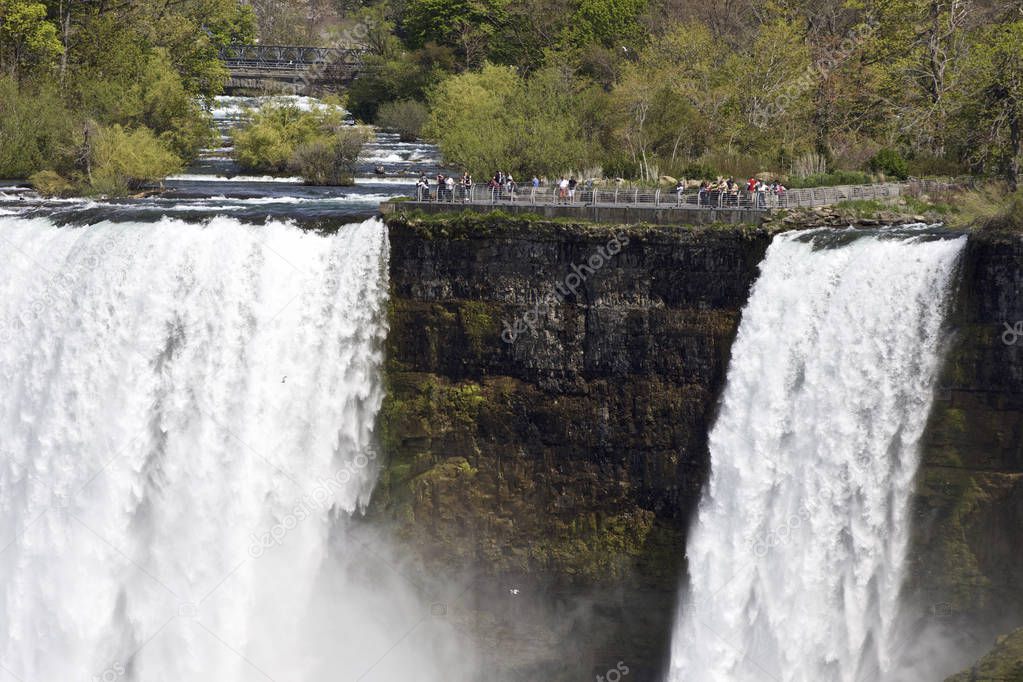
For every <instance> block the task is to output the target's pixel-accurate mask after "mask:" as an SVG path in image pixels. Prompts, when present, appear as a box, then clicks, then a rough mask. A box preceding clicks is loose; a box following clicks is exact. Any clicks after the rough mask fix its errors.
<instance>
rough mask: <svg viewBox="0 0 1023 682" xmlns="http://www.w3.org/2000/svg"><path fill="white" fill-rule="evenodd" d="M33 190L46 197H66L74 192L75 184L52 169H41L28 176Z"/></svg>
mask: <svg viewBox="0 0 1023 682" xmlns="http://www.w3.org/2000/svg"><path fill="white" fill-rule="evenodd" d="M29 182H30V183H31V184H32V187H33V188H34V189H35V191H37V192H39V193H40V194H42V195H43V196H46V197H66V196H70V195H72V194H73V193H74V192H75V186H74V185H73V184H71V182H69V181H68V180H67V178H65V177H64V176H62V175H61V174H60V173H58V172H57V171H54V170H41V171H38V172H36V173H33V174H32V175H31V176H30V177H29Z"/></svg>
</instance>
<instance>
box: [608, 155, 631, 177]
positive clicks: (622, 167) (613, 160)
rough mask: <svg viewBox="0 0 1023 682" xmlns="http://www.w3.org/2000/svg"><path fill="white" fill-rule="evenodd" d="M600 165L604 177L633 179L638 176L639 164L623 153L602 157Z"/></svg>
mask: <svg viewBox="0 0 1023 682" xmlns="http://www.w3.org/2000/svg"><path fill="white" fill-rule="evenodd" d="M601 167H602V169H603V171H604V177H605V178H624V179H626V180H634V179H636V178H638V177H639V164H638V163H636V162H635V161H633V160H632V159H631V158H629V157H628V156H626V155H625V154H616V155H614V156H610V157H608V158H606V159H604V163H602V164H601Z"/></svg>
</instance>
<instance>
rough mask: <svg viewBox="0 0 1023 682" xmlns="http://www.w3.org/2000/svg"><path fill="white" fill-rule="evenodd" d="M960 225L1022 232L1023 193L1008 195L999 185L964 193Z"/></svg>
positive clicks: (959, 214)
mask: <svg viewBox="0 0 1023 682" xmlns="http://www.w3.org/2000/svg"><path fill="white" fill-rule="evenodd" d="M957 204H958V216H957V222H958V223H959V224H961V225H963V226H966V227H972V228H974V229H981V230H997V231H1011V232H1021V231H1023V189H1019V190H1016V191H1015V192H1013V193H1011V194H1010V193H1008V192H1006V191H1005V189H1004V188H1003V187H1001V186H999V185H990V186H988V187H986V188H983V189H980V190H974V191H970V192H963V194H962V195H961V196H960V197H959V201H958V202H957Z"/></svg>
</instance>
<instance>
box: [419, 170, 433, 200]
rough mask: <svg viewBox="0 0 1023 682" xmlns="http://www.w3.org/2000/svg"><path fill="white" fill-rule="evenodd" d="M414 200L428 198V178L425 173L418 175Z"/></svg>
mask: <svg viewBox="0 0 1023 682" xmlns="http://www.w3.org/2000/svg"><path fill="white" fill-rule="evenodd" d="M416 200H417V201H429V200H430V180H429V179H428V178H427V177H426V175H425V174H423V175H420V176H419V180H418V181H417V182H416Z"/></svg>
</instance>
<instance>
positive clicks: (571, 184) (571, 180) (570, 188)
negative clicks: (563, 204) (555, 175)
mask: <svg viewBox="0 0 1023 682" xmlns="http://www.w3.org/2000/svg"><path fill="white" fill-rule="evenodd" d="M578 184H579V183H577V182H576V181H575V177H574V176H573V177H571V178H569V180H568V200H569V201H570V202H572V201H575V188H576V186H577V185H578Z"/></svg>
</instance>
